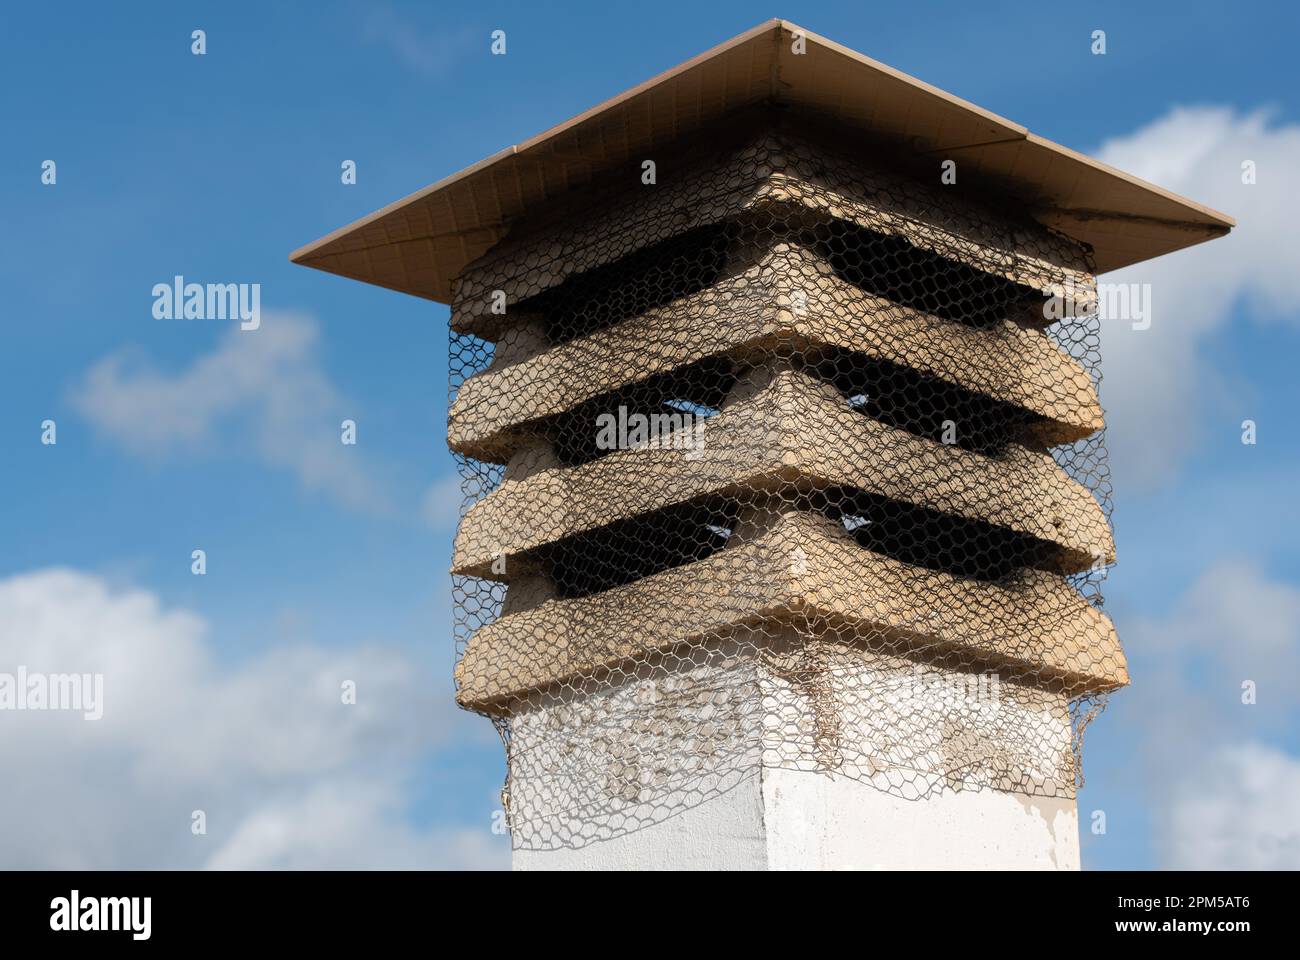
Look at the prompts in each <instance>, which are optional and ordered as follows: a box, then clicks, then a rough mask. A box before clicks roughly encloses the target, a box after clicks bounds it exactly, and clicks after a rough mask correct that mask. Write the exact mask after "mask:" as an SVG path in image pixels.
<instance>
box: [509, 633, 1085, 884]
mask: <svg viewBox="0 0 1300 960" xmlns="http://www.w3.org/2000/svg"><path fill="white" fill-rule="evenodd" d="M799 649H801V647H800V638H799V637H798V636H797V635H796V634H795V633H794V632H793V631H791V630H790V629H788V628H787V629H785V630H778V631H771V632H769V633H759V632H757V631H752V632H749V633H746V634H742V635H738V636H737V637H736V638H735V641H734V642H733V643H730V644H726V645H721V646H717V647H714V648H712V649H711V650H708V651H700V650H696V651H693V652H692V653H691V654H690V655H689V656H686V657H682V658H676V659H673V660H672V661H665V662H662V663H660V664H658V665H654V666H651V665H642V666H640V667H638V668H636V670H635V672H634V673H632V674H630V675H625V676H621V677H619V678H618V682H617V683H606V684H603V685H600V686H598V687H595V688H590V689H583V690H567V691H565V692H563V693H562V694H555V695H553V696H551V697H550V698H549V699H547V700H546V701H544V702H540V703H537V704H535V705H533V706H532V707H531V708H530V709H521V710H519V711H518V712H517V713H516V714H515V715H514V716H513V717H512V719H511V740H510V749H509V762H510V767H511V785H510V801H511V818H512V834H513V841H514V847H515V850H514V867H515V869H517V870H535V869H542V870H548V869H549V870H605V869H633V870H636V869H706V870H712V869H736V870H745V869H774V870H787V869H794V870H798V869H814V870H820V869H863V870H871V869H887V870H895V869H973V870H988V869H1058V870H1062V869H1063V870H1077V869H1078V868H1079V830H1078V816H1077V812H1076V807H1075V802H1074V800H1073V798H1071V797H1069V796H1068V795H1067V796H1057V797H1055V798H1047V797H1043V796H1031V795H1028V794H1026V793H1024V792H1018V791H1017V790H1016V787H1017V786H1019V785H1020V784H1021V783H1028V782H1033V781H1037V782H1039V783H1055V784H1058V785H1059V784H1060V783H1061V781H1062V779H1063V778H1064V776H1065V775H1066V773H1068V770H1069V769H1071V768H1070V767H1069V766H1068V764H1069V751H1070V749H1071V736H1070V721H1069V712H1068V703H1067V701H1066V700H1065V698H1064V697H1062V696H1060V695H1059V694H1051V693H1048V692H1046V691H1041V690H1038V689H1035V688H1032V687H1027V686H1024V685H1021V684H1014V683H1010V682H1006V683H1001V684H1000V685H999V686H997V687H995V689H994V690H993V696H992V697H991V698H990V697H988V696H985V695H983V694H979V695H974V696H973V695H972V687H971V684H970V680H971V678H972V674H970V673H964V672H959V671H949V670H945V669H939V668H934V667H924V668H922V667H920V666H918V664H916V663H915V662H913V661H910V660H907V659H905V658H903V657H901V656H895V655H891V654H887V653H883V652H878V653H877V652H872V653H868V652H865V651H862V650H846V649H843V648H839V649H837V648H835V647H834V645H829V644H821V645H815V646H814V648H813V649H816V650H817V651H818V654H817V655H818V656H819V657H822V658H823V659H822V660H819V661H818V664H819V666H818V669H817V670H815V671H813V672H812V673H811V674H810V673H808V672H807V671H802V672H801V671H798V670H795V671H792V670H791V669H790V666H791V663H790V661H789V659H788V656H789V654H790V651H792V650H794V651H798V650H799ZM783 657H785V658H786V659H783ZM922 670H924V672H919V671H922ZM810 676H811V677H812V680H811V681H810V679H809V678H810ZM827 764H829V765H830V766H831V767H832V768H834V767H835V766H836V765H838V769H833V770H832V772H824V769H822V770H819V769H817V767H818V766H822V767H823V768H824V767H825V765H827ZM1008 769H1010V770H1011V771H1013V772H1012V773H1011V774H1010V775H1011V776H1012V777H1014V779H1012V780H1010V781H1008V780H1007V779H1006V777H1007V776H1008V773H1007V771H1008ZM850 773H852V774H853V775H852V776H850V775H849V774H850ZM954 777H956V781H955V782H956V785H955V786H954ZM999 777H1001V778H1002V779H1001V780H999ZM1040 792H1042V791H1040ZM1058 792H1059V793H1065V792H1067V791H1059V790H1058Z"/></svg>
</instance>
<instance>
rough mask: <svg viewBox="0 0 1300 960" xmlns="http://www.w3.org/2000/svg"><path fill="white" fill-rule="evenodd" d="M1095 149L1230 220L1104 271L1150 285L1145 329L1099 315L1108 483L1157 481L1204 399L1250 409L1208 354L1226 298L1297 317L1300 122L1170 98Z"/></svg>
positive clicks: (1185, 442)
mask: <svg viewBox="0 0 1300 960" xmlns="http://www.w3.org/2000/svg"><path fill="white" fill-rule="evenodd" d="M1097 156H1098V157H1099V158H1100V159H1101V160H1103V161H1105V162H1106V163H1109V164H1112V165H1114V166H1116V167H1118V168H1119V169H1121V170H1124V171H1127V172H1129V173H1132V174H1135V175H1137V176H1139V177H1142V178H1143V179H1145V180H1149V181H1151V182H1153V183H1156V184H1159V185H1160V186H1162V187H1165V188H1167V189H1170V190H1173V191H1174V192H1176V193H1180V194H1182V195H1184V196H1187V197H1190V198H1192V199H1193V200H1196V201H1199V202H1201V203H1204V204H1206V205H1208V206H1211V207H1214V208H1215V209H1218V210H1222V211H1224V212H1225V213H1228V214H1230V215H1232V216H1234V217H1235V218H1236V219H1237V223H1238V226H1237V228H1236V229H1235V230H1233V232H1232V233H1231V234H1230V235H1229V236H1227V237H1224V238H1221V239H1218V240H1214V241H1211V242H1210V243H1208V244H1204V245H1202V246H1198V247H1193V248H1191V249H1188V250H1184V251H1182V252H1179V253H1175V254H1170V255H1169V256H1166V257H1162V258H1160V259H1158V260H1154V261H1151V262H1149V263H1145V264H1138V265H1136V266H1133V267H1129V268H1127V269H1125V270H1120V271H1116V272H1114V273H1110V274H1107V275H1106V276H1105V278H1104V281H1105V282H1108V283H1122V284H1132V283H1137V284H1150V285H1151V286H1150V289H1151V295H1152V322H1151V326H1150V328H1149V329H1146V330H1134V329H1133V328H1132V323H1131V321H1129V320H1124V319H1114V320H1106V321H1105V322H1104V323H1103V332H1102V357H1103V367H1102V369H1103V373H1104V375H1105V383H1104V384H1103V388H1102V400H1103V402H1104V403H1105V405H1106V409H1107V424H1108V431H1107V438H1108V446H1109V448H1110V453H1111V459H1112V466H1113V469H1114V471H1115V476H1116V481H1117V483H1118V484H1119V485H1121V486H1123V487H1125V488H1128V489H1137V488H1138V487H1142V486H1145V487H1156V486H1159V485H1161V484H1163V483H1166V482H1167V481H1168V480H1170V479H1171V478H1172V477H1173V476H1175V475H1176V473H1177V471H1178V468H1179V466H1180V464H1181V463H1182V461H1183V460H1184V459H1185V458H1186V457H1187V456H1188V455H1189V454H1190V453H1192V452H1193V451H1194V450H1195V449H1196V447H1197V444H1198V441H1199V431H1200V430H1201V429H1203V427H1204V423H1205V420H1206V412H1207V411H1213V412H1215V413H1220V412H1221V414H1222V416H1221V417H1220V419H1221V420H1222V421H1223V422H1225V424H1227V423H1233V422H1235V423H1237V424H1239V423H1240V420H1241V419H1244V418H1245V416H1248V414H1246V415H1243V416H1239V415H1238V414H1239V408H1237V407H1236V406H1234V401H1233V399H1232V397H1233V394H1234V393H1235V392H1236V389H1237V388H1238V387H1240V385H1238V384H1227V383H1224V382H1223V381H1222V380H1221V379H1220V377H1219V375H1218V374H1216V372H1215V370H1214V364H1213V358H1212V357H1210V356H1207V349H1208V340H1209V338H1210V337H1211V336H1212V335H1214V334H1215V333H1216V332H1218V331H1220V330H1221V329H1222V328H1224V327H1225V326H1226V325H1227V324H1228V323H1229V322H1230V320H1231V319H1232V316H1233V312H1234V307H1236V306H1237V305H1239V304H1243V303H1244V304H1248V305H1250V306H1252V307H1254V308H1256V309H1258V310H1259V311H1261V312H1263V313H1264V314H1267V315H1270V316H1275V317H1279V318H1284V319H1286V320H1288V321H1291V322H1294V321H1296V320H1297V319H1300V288H1297V286H1296V283H1295V277H1296V273H1297V270H1300V251H1297V248H1296V246H1295V243H1294V239H1293V238H1294V233H1295V224H1296V222H1297V221H1298V220H1300V194H1297V193H1296V192H1295V191H1294V190H1293V189H1292V186H1291V181H1292V179H1293V177H1292V171H1294V170H1295V169H1296V168H1297V167H1300V126H1296V125H1294V124H1289V125H1279V124H1276V123H1275V122H1273V120H1272V118H1271V117H1270V115H1269V114H1268V113H1267V112H1256V113H1250V114H1241V113H1238V112H1236V111H1234V110H1232V109H1229V108H1211V107H1199V108H1178V109H1175V110H1172V111H1171V112H1170V113H1168V114H1167V115H1166V116H1164V117H1162V118H1161V119H1159V120H1157V121H1155V122H1154V123H1151V124H1150V125H1148V126H1146V127H1143V128H1142V129H1140V130H1137V131H1136V132H1134V133H1132V134H1128V135H1126V136H1123V137H1119V138H1116V139H1113V140H1109V141H1107V142H1106V143H1105V144H1103V145H1102V147H1101V148H1100V150H1099V151H1097ZM1245 161H1252V162H1253V163H1254V164H1255V169H1256V175H1257V182H1256V183H1255V184H1253V185H1246V184H1243V183H1242V164H1243V162H1245ZM1233 418H1236V419H1235V421H1234V419H1233Z"/></svg>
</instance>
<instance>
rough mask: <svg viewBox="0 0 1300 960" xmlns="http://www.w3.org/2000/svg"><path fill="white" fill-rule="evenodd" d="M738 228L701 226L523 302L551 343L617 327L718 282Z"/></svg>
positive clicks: (717, 225)
mask: <svg viewBox="0 0 1300 960" xmlns="http://www.w3.org/2000/svg"><path fill="white" fill-rule="evenodd" d="M734 234H735V228H734V227H732V226H730V225H728V224H715V225H711V226H707V227H700V228H698V229H695V230H690V231H688V232H686V233H683V234H680V235H678V236H675V237H672V238H670V239H668V240H664V241H663V242H661V243H656V244H653V245H652V246H648V247H644V248H642V249H640V250H636V251H634V252H632V253H629V254H628V255H627V256H625V257H623V258H622V259H620V260H617V261H615V262H614V263H610V264H606V265H605V266H601V267H596V268H595V269H592V270H588V271H587V272H585V273H580V274H577V275H576V276H572V277H570V278H568V279H567V280H565V281H564V282H563V283H561V284H560V285H559V286H556V287H553V288H552V289H550V290H547V291H546V292H544V293H540V294H538V295H537V296H535V297H530V298H528V299H527V300H523V301H521V302H520V303H519V305H518V307H517V309H518V310H521V311H523V310H526V311H529V312H535V313H537V314H538V315H539V316H541V317H542V318H543V322H544V324H545V326H546V335H547V337H548V339H549V340H550V342H551V343H552V345H554V344H560V343H565V342H566V341H569V340H573V339H576V338H577V337H581V336H585V335H586V334H589V333H593V332H594V331H596V330H600V329H603V328H605V327H609V326H613V325H614V324H616V323H619V322H620V321H623V320H626V319H628V318H629V317H634V316H636V315H638V314H641V313H644V312H646V311H647V310H653V309H654V308H655V307H662V306H664V305H665V304H668V303H671V302H672V301H673V300H676V299H678V298H680V297H684V296H687V295H689V294H692V293H696V292H697V291H699V290H702V289H704V288H705V287H708V286H712V285H713V284H714V283H716V282H717V279H718V276H719V274H720V273H721V271H722V267H723V265H724V264H725V263H726V258H727V250H728V248H729V247H730V245H731V242H732V238H733V235H734Z"/></svg>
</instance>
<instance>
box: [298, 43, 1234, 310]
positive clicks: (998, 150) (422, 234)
mask: <svg viewBox="0 0 1300 960" xmlns="http://www.w3.org/2000/svg"><path fill="white" fill-rule="evenodd" d="M797 35H802V37H803V41H804V43H803V46H804V50H805V52H803V53H795V52H794V50H793V43H794V40H795V38H796V36H797ZM773 100H777V101H779V102H781V103H782V104H785V105H786V106H788V107H790V108H793V109H795V110H799V111H801V112H806V113H808V114H809V115H811V116H816V117H820V118H822V119H823V120H828V121H830V122H832V123H835V124H837V125H840V126H842V127H846V128H849V129H851V130H853V131H855V132H860V133H863V134H867V135H870V136H871V137H873V138H875V139H877V140H883V141H887V142H891V143H893V144H896V145H897V146H899V147H900V148H902V149H906V150H908V151H910V152H913V153H917V154H928V155H933V156H935V157H936V158H937V159H954V160H956V161H957V162H958V164H959V166H960V168H961V172H962V180H963V184H964V185H971V186H974V187H976V188H979V189H983V190H987V191H989V192H992V193H994V194H1000V195H1002V196H1004V197H1009V198H1011V199H1013V200H1015V201H1018V202H1019V203H1021V204H1022V205H1023V206H1024V207H1025V208H1026V209H1027V210H1028V212H1029V213H1031V214H1032V215H1034V216H1035V217H1036V218H1037V219H1038V220H1039V221H1041V222H1042V223H1044V224H1045V225H1047V226H1049V227H1052V228H1054V229H1057V230H1059V231H1060V232H1062V233H1064V234H1066V235H1067V236H1070V237H1072V238H1074V239H1075V240H1078V241H1081V242H1084V243H1087V244H1089V245H1090V246H1091V247H1092V248H1093V253H1094V257H1095V263H1096V269H1097V272H1098V273H1105V272H1107V271H1109V270H1115V269H1118V268H1119V267H1124V266H1128V265H1129V264H1133V263H1138V262H1141V261H1143V260H1148V259H1150V258H1152V257H1158V256H1161V255H1163V254H1165V253H1170V252H1172V251H1174V250H1180V249H1182V248H1184V247H1189V246H1192V245H1194V244H1197V243H1201V242H1203V241H1205V240H1210V239H1213V238H1215V237H1219V236H1223V235H1224V234H1226V233H1227V232H1228V231H1229V230H1230V229H1231V228H1232V227H1234V226H1235V225H1236V221H1234V220H1233V219H1232V218H1231V217H1229V216H1227V215H1225V214H1223V213H1219V212H1218V211H1216V210H1212V209H1210V208H1209V207H1206V206H1203V205H1201V204H1199V203H1196V202H1194V201H1191V200H1188V199H1186V198H1184V197H1180V196H1178V195H1176V194H1174V193H1171V192H1169V191H1167V190H1164V189H1161V188H1160V187H1157V186H1154V185H1152V184H1149V183H1146V182H1144V181H1142V180H1139V179H1138V178H1137V177H1133V176H1130V175H1129V174H1126V173H1123V172H1122V171H1119V170H1116V169H1114V168H1113V167H1109V166H1107V165H1106V164H1103V163H1100V162H1098V161H1096V160H1093V159H1091V158H1089V157H1086V156H1084V155H1082V154H1080V153H1076V152H1075V151H1073V150H1070V149H1069V148H1067V147H1063V146H1061V145H1060V144H1057V143H1053V142H1051V141H1050V140H1045V139H1044V138H1042V137H1039V136H1037V135H1035V134H1033V133H1031V132H1029V130H1027V129H1026V128H1025V127H1023V126H1021V125H1019V124H1016V123H1012V122H1011V121H1010V120H1006V119H1004V118H1003V117H999V116H998V115H997V114H994V113H991V112H989V111H988V110H984V109H983V108H981V107H978V106H975V105H974V104H972V103H969V102H967V101H965V100H962V99H960V98H958V97H955V96H953V95H952V94H950V93H946V92H944V91H943V90H939V89H938V88H936V87H933V86H931V85H930V84H927V83H924V82H922V81H920V80H917V79H915V78H914V77H910V76H908V75H907V74H904V73H901V72H899V71H897V70H894V69H893V68H892V67H888V66H886V65H884V64H882V63H879V62H877V61H875V60H872V59H870V58H869V57H865V56H863V55H862V54H860V53H857V52H855V51H853V50H850V49H848V48H847V47H844V46H841V45H840V44H838V43H835V42H834V41H831V40H827V39H825V38H823V37H820V36H818V35H817V34H815V33H812V32H810V31H807V30H804V29H803V28H801V27H798V26H796V25H795V24H792V23H790V22H788V21H786V20H769V21H767V22H766V23H763V24H760V25H759V26H757V27H754V28H753V29H751V30H747V31H746V32H744V33H742V34H740V35H739V36H736V37H733V38H732V39H730V40H728V41H726V42H725V43H722V44H719V45H718V46H716V47H714V48H713V49H711V50H708V51H705V52H704V53H702V54H699V55H698V56H696V57H693V58H691V59H690V60H687V61H686V62H685V63H682V64H680V65H678V66H676V67H673V68H672V69H671V70H668V71H665V72H664V73H661V74H659V75H658V76H657V77H654V78H652V79H650V80H647V81H645V82H644V83H641V84H639V85H637V86H635V87H633V88H632V89H630V90H627V91H625V92H623V93H621V94H619V95H618V96H616V97H613V98H611V99H609V100H606V101H605V102H604V103H602V104H600V105H599V106H596V107H593V108H591V109H590V110H587V111H585V112H583V113H581V114H579V115H578V116H576V117H573V118H572V119H570V120H567V121H565V122H564V123H561V124H559V125H558V126H555V127H552V128H551V129H549V130H547V131H545V132H544V133H541V134H538V135H537V136H535V137H533V138H531V139H529V140H526V141H524V142H523V143H520V144H516V145H515V146H512V147H507V148H506V149H505V150H502V151H500V152H498V153H496V154H493V155H492V156H490V157H487V158H485V159H483V160H480V161H479V162H478V163H475V164H473V165H471V166H469V167H466V168H465V169H464V170H461V171H460V172H459V173H454V174H452V175H451V176H449V177H446V178H444V179H442V180H440V181H438V182H437V183H434V184H432V185H431V186H428V187H425V188H424V189H422V190H419V191H417V192H415V193H413V194H411V195H410V196H408V197H404V198H403V199H401V200H398V201H396V202H395V203H391V204H389V205H388V206H386V207H384V208H383V209H382V210H378V211H376V212H374V213H372V214H370V215H368V216H365V217H362V218H361V219H360V220H357V221H355V222H354V223H351V224H349V225H347V226H345V227H342V228H341V229H338V230H335V231H334V232H333V233H330V234H328V235H327V236H325V237H322V238H321V239H319V240H316V241H315V242H313V243H309V244H307V245H306V246H304V247H301V248H299V249H297V250H295V251H294V252H293V253H292V254H290V256H289V259H290V260H291V261H293V262H294V263H300V264H303V265H305V266H309V267H315V268H317V269H319V270H325V271H327V272H329V273H336V274H339V275H341V276H345V277H350V278H352V279H356V280H362V281H365V282H367V283H373V284H377V285H379V286H382V287H388V288H390V289H393V290H399V291H402V292H404V293H410V294H414V295H416V296H420V297H426V298H428V299H430V300H436V301H439V302H442V303H446V302H449V301H450V299H451V296H452V282H453V281H454V279H455V278H456V277H457V276H458V275H459V274H460V273H461V271H462V270H464V268H465V267H466V265H468V264H469V263H471V262H472V261H473V260H475V259H477V258H478V257H480V256H482V255H483V254H484V253H485V252H487V250H488V249H490V248H491V247H492V246H493V245H495V244H496V243H497V242H498V241H499V240H501V239H502V237H504V236H505V234H506V232H507V231H508V230H509V228H510V225H511V224H512V223H513V222H514V221H515V220H516V219H517V218H518V217H520V216H521V215H523V214H524V213H526V212H527V211H529V210H530V209H532V208H533V207H535V206H537V205H538V204H540V203H542V202H544V201H547V200H550V199H552V198H554V197H556V196H558V195H560V194H562V193H565V192H567V191H568V190H570V189H572V188H574V187H575V186H580V185H581V184H583V183H585V182H587V181H588V180H590V179H591V178H592V177H593V176H596V175H599V174H601V173H603V172H605V171H607V170H609V169H611V168H613V167H615V166H617V165H618V164H621V163H626V162H628V161H629V160H639V159H640V158H651V157H653V155H654V152H655V151H656V150H657V149H660V148H662V147H664V146H666V145H668V144H669V143H671V142H673V141H676V140H678V139H680V138H681V137H684V136H688V135H690V134H692V133H695V132H698V131H701V130H704V129H707V127H708V126H709V124H711V123H713V122H715V121H717V120H719V119H721V118H722V117H724V116H727V115H729V114H732V113H734V112H736V111H738V110H741V109H743V108H745V107H748V106H751V105H753V104H756V103H762V102H765V101H773Z"/></svg>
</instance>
